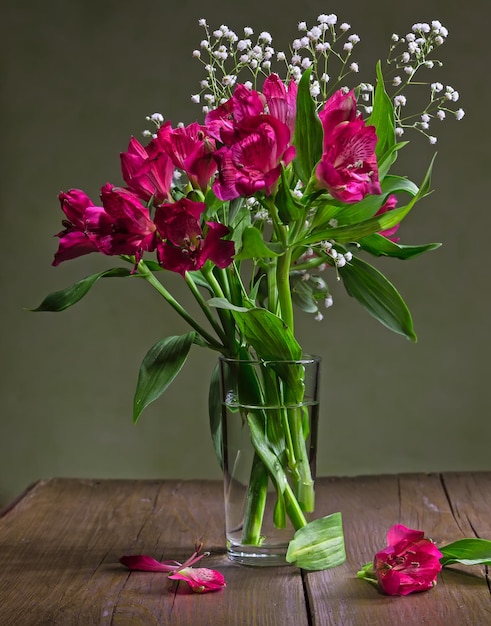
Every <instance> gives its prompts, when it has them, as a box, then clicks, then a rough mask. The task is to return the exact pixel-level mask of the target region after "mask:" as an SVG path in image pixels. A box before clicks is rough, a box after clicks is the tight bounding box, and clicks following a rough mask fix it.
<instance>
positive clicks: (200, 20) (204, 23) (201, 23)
mask: <svg viewBox="0 0 491 626" xmlns="http://www.w3.org/2000/svg"><path fill="white" fill-rule="evenodd" d="M198 24H199V25H200V26H205V27H207V26H208V24H207V23H206V20H205V18H204V17H202V18H201V19H199V20H198Z"/></svg>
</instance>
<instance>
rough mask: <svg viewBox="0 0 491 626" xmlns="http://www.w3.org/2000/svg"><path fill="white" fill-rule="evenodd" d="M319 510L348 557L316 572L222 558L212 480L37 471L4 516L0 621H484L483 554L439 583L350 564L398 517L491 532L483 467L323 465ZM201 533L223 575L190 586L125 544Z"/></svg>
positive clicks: (2, 625)
mask: <svg viewBox="0 0 491 626" xmlns="http://www.w3.org/2000/svg"><path fill="white" fill-rule="evenodd" d="M317 503H318V506H317V512H318V514H319V515H326V514H328V513H331V512H334V511H342V513H343V519H344V525H345V532H346V544H347V557H348V558H347V562H346V563H345V564H344V565H342V566H340V567H338V568H336V569H334V570H326V571H324V572H310V573H302V572H300V571H299V570H298V569H296V568H293V567H280V568H251V567H243V566H240V565H237V564H235V563H232V562H231V561H229V560H228V559H227V557H226V554H225V546H224V535H223V495H222V485H221V483H220V482H217V481H199V480H196V481H177V480H173V481H156V480H154V481H152V480H146V481H145V480H139V481H131V480H78V479H63V478H62V479H52V480H48V481H40V482H39V483H37V484H36V485H34V486H33V487H32V488H31V489H29V490H28V491H27V492H26V493H25V494H23V496H22V497H20V498H19V499H18V500H17V501H16V502H14V503H13V504H12V505H11V506H10V507H8V508H7V509H5V510H4V511H3V512H2V516H1V517H0V563H1V568H0V626H31V625H32V626H43V625H48V624H50V625H59V626H71V625H72V624H73V625H75V624H80V625H82V626H90V625H91V624H94V625H99V624H101V625H104V626H106V625H107V626H109V625H111V626H132V625H135V626H138V625H142V626H146V625H149V626H152V625H154V624H164V625H165V624H172V625H177V626H179V625H185V626H201V625H203V626H207V625H210V626H211V625H214V626H215V625H216V626H220V625H222V624H223V625H227V626H228V625H231V626H235V625H238V626H242V625H244V626H249V625H250V626H289V625H291V626H324V625H330V624H333V625H336V626H350V625H358V624H360V625H365V624H380V625H382V626H386V625H388V626H397V625H402V624H406V625H407V624H434V625H436V626H438V625H440V624H442V625H443V624H445V626H449V625H450V626H452V625H455V626H457V625H458V626H460V625H467V624H468V625H472V626H480V625H481V624H482V625H487V624H491V593H490V584H489V578H488V572H487V570H486V568H484V567H482V568H478V567H475V568H464V567H457V566H452V568H448V569H446V570H444V572H443V573H442V575H441V576H440V578H439V584H438V586H437V587H436V589H434V590H432V591H431V592H428V593H423V594H417V595H414V596H409V597H406V598H390V597H386V596H383V595H381V594H379V593H378V592H377V591H376V589H375V588H373V587H371V586H370V585H368V584H367V583H365V582H364V581H361V580H358V579H357V578H356V572H357V570H358V569H359V568H360V566H361V565H363V564H364V563H366V562H368V561H370V560H371V559H372V558H373V555H374V554H375V552H376V551H377V550H379V549H381V548H382V547H384V546H385V535H386V531H387V529H388V528H389V526H391V525H392V524H394V523H397V522H400V523H403V524H405V525H407V526H410V527H413V528H421V529H424V530H425V532H426V534H427V535H429V536H431V537H432V538H433V539H434V540H435V541H436V542H437V543H439V544H445V543H449V542H450V541H453V540H455V539H458V538H461V537H464V536H467V537H468V536H480V537H485V538H491V473H478V474H473V473H468V474H457V473H448V474H443V475H439V474H438V475H437V474H434V475H419V474H411V475H400V476H372V477H357V478H336V479H328V478H322V479H319V480H318V482H317ZM196 541H202V542H203V543H204V544H205V549H207V550H210V551H211V556H210V557H208V558H207V559H206V561H205V563H204V566H207V567H212V568H214V569H217V570H219V571H221V572H222V573H223V574H224V575H225V578H226V581H227V587H226V589H224V590H223V591H221V592H218V593H214V594H204V595H199V594H193V593H191V592H189V591H187V586H186V585H182V584H181V585H178V586H177V587H176V586H172V585H171V584H170V581H169V580H168V579H167V577H166V576H165V574H160V573H150V572H131V573H130V572H128V571H127V570H126V569H125V568H123V567H122V566H121V565H120V564H119V563H118V559H119V557H120V556H122V555H123V554H142V553H143V554H149V555H151V556H153V557H155V558H157V559H165V558H173V559H177V560H181V561H183V560H185V559H186V557H187V556H189V555H190V553H191V552H192V551H193V548H194V544H195V542H196Z"/></svg>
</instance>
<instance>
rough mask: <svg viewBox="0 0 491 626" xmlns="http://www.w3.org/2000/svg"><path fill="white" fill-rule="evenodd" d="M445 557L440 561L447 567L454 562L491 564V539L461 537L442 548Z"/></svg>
mask: <svg viewBox="0 0 491 626" xmlns="http://www.w3.org/2000/svg"><path fill="white" fill-rule="evenodd" d="M440 552H441V553H442V554H443V558H441V559H440V563H441V564H442V565H443V566H444V567H445V566H446V565H452V563H462V565H491V541H488V540H487V539H478V538H475V539H459V540H458V541H454V542H453V543H450V544H448V545H447V546H444V547H443V548H440Z"/></svg>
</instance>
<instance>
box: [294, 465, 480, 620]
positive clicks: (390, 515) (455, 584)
mask: <svg viewBox="0 0 491 626" xmlns="http://www.w3.org/2000/svg"><path fill="white" fill-rule="evenodd" d="M490 477H491V474H488V475H487V478H486V479H483V484H484V483H486V484H487V485H489V482H488V481H489V480H490ZM469 480H471V479H470V478H469ZM476 480H478V479H477V478H476ZM479 480H480V479H479ZM443 481H444V478H442V476H440V475H407V476H404V475H402V476H381V477H357V478H353V479H338V480H336V479H332V480H330V481H328V482H327V483H324V485H325V486H320V487H319V488H318V489H317V492H318V494H319V498H318V499H319V509H320V510H323V511H324V512H325V513H329V512H333V511H335V510H341V511H342V512H343V518H344V525H345V533H346V543H347V562H346V563H345V564H344V565H342V566H340V567H338V568H336V569H334V570H326V571H324V572H312V573H308V574H306V575H305V579H306V587H307V593H308V603H309V607H310V611H311V616H312V617H311V619H312V624H313V625H314V626H327V625H331V624H332V625H335V626H338V625H339V624H342V625H343V626H352V625H353V626H356V625H359V624H381V625H383V626H385V625H386V624H390V625H391V626H398V625H401V626H402V625H403V624H404V625H407V624H432V625H434V626H439V625H442V626H443V625H445V626H449V625H450V626H453V625H455V626H464V625H469V626H476V625H478V624H479V625H480V624H488V623H491V597H490V594H489V588H488V585H487V583H486V579H485V577H484V575H483V573H482V571H479V570H477V571H476V570H475V569H474V570H472V571H471V572H470V571H468V572H466V573H465V574H462V573H457V572H455V571H450V570H448V571H445V573H444V574H443V575H442V576H440V577H439V584H438V585H437V587H436V588H435V589H433V590H431V591H429V592H427V593H420V594H414V595H412V596H409V597H406V598H394V597H388V596H384V595H382V594H380V593H379V592H378V591H377V590H376V589H375V588H374V587H372V586H371V585H369V584H368V583H366V582H364V581H361V580H358V579H357V578H356V572H357V570H358V569H359V568H360V566H361V565H363V564H364V563H366V562H369V561H371V559H372V558H373V555H374V554H375V552H376V551H378V550H379V549H381V548H383V547H384V546H385V543H386V542H385V534H386V531H387V529H388V528H389V527H390V526H391V525H392V524H395V523H402V524H405V525H406V526H409V527H412V528H419V529H421V530H424V531H425V532H426V534H427V535H428V536H430V537H432V538H433V539H434V540H435V541H437V543H443V544H444V543H449V542H450V541H454V540H456V539H459V538H461V537H463V536H464V535H465V534H463V533H462V528H459V526H458V524H457V523H456V520H455V516H454V509H455V507H456V506H457V505H454V504H452V506H451V504H450V502H449V500H448V497H447V496H448V495H450V497H452V489H449V490H448V491H447V490H446V489H445V488H444V482H443ZM319 483H320V484H321V481H319ZM479 484H481V483H479ZM468 493H469V492H468ZM461 502H462V505H461V508H462V511H463V510H465V511H466V515H468V516H469V518H471V519H472V518H473V517H474V513H475V511H474V500H473V499H472V498H468V499H467V500H465V502H464V501H463V500H461ZM486 510H487V518H488V519H489V504H488V505H487V506H486V505H485V506H484V508H483V509H482V511H483V512H484V511H486ZM462 514H463V515H464V513H462ZM467 536H472V535H469V534H467ZM488 536H489V535H488Z"/></svg>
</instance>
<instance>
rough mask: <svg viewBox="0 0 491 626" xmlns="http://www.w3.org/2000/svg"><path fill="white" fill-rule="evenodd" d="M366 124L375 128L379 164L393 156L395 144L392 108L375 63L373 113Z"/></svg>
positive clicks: (379, 64) (379, 67)
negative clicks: (375, 77) (375, 78)
mask: <svg viewBox="0 0 491 626" xmlns="http://www.w3.org/2000/svg"><path fill="white" fill-rule="evenodd" d="M366 123H367V124H370V125H373V126H375V130H376V133H377V147H376V150H375V154H376V155H377V161H378V162H379V164H380V163H381V162H383V160H384V158H387V156H388V155H394V156H395V152H394V150H393V148H394V146H395V144H396V134H395V120H394V106H393V104H392V101H391V99H390V98H389V96H388V94H387V92H386V91H385V87H384V77H383V74H382V65H381V63H380V61H378V63H377V86H376V87H375V95H374V98H373V111H372V114H371V115H370V117H369V118H368V119H367V122H366Z"/></svg>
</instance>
